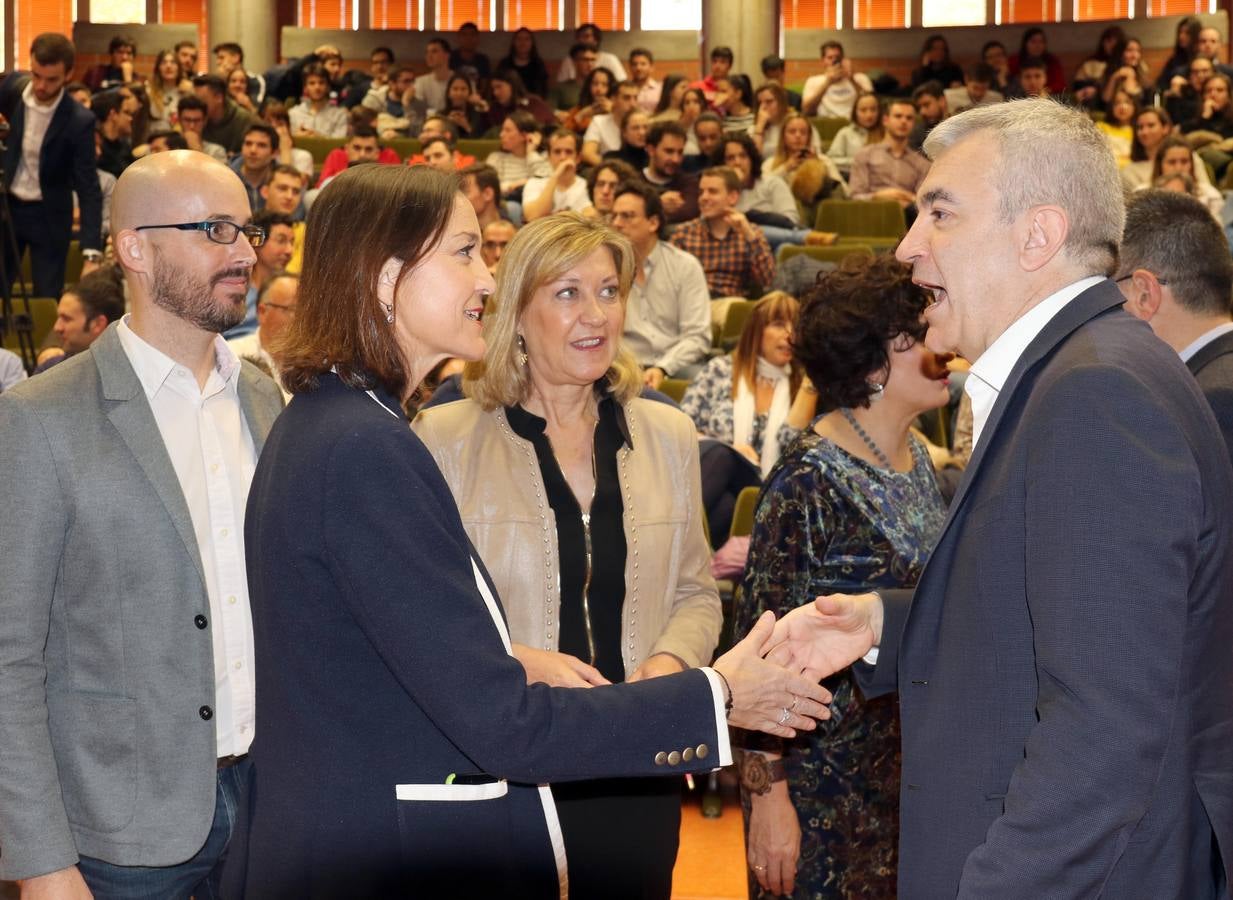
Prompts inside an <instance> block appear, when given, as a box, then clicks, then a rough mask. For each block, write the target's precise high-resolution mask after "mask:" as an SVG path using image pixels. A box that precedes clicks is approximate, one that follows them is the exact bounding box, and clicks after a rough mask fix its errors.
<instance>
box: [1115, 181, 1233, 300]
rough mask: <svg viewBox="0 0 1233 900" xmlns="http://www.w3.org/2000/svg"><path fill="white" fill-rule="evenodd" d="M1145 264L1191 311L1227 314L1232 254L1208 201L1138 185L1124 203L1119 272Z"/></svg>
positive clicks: (1232, 276)
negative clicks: (1148, 189) (1139, 188)
mask: <svg viewBox="0 0 1233 900" xmlns="http://www.w3.org/2000/svg"><path fill="white" fill-rule="evenodd" d="M1135 269H1147V271H1149V272H1151V273H1152V274H1153V275H1155V276H1156V278H1157V279H1159V280H1160V281H1165V282H1168V285H1169V288H1170V290H1172V292H1173V297H1174V299H1176V300H1177V302H1178V305H1179V306H1181V307H1182V308H1183V309H1185V310H1186V311H1187V312H1189V313H1191V314H1192V315H1199V316H1212V315H1222V314H1228V312H1229V306H1230V300H1231V298H1233V256H1230V254H1229V244H1228V242H1227V241H1226V240H1225V238H1224V230H1223V229H1222V228H1221V227H1220V225H1219V223H1217V222H1216V220H1215V218H1214V217H1213V216H1212V214H1211V213H1210V212H1208V210H1207V207H1206V206H1204V205H1203V204H1202V203H1200V202H1199V201H1198V200H1196V199H1194V198H1193V197H1190V196H1187V195H1186V194H1179V193H1177V192H1175V191H1159V190H1156V191H1138V192H1136V193H1135V195H1134V196H1133V197H1131V198H1130V203H1128V204H1127V206H1126V233H1125V235H1124V236H1123V238H1122V251H1121V264H1120V265H1119V267H1118V271H1119V274H1121V275H1130V274H1131V273H1133V272H1134V271H1135Z"/></svg>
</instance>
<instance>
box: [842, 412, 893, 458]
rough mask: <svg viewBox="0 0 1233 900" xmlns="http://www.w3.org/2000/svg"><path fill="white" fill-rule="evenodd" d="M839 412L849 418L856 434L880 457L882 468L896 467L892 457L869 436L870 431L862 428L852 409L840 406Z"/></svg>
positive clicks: (849, 422)
mask: <svg viewBox="0 0 1233 900" xmlns="http://www.w3.org/2000/svg"><path fill="white" fill-rule="evenodd" d="M839 413H840V415H842V416H843V417H844V418H845V419H847V420H848V424H849V425H851V426H852V430H853V431H855V432H856V436H857V437H858V438H860V439H861V440H862V441H864V442H865V446H866V447H868V448H869V449H870V450H871V451H872V452H873V455H874V456H876V457H877V458H878V462H880V463H881V464H882V468H884V469H893V468H894V467H893V466H892V465H891V461H890V459H889V458H888V457H887V456H886V454H885V453H883V452H882V449H881V448H880V447H879V446H878V445H877V444H875V443H874V442H873V438H871V437H870V436H869V432H867V431H865V429H864V428H861V426H860V423H859V422H857V421H856V416H854V415H852V410H850V409H848V408H847V407H846V406H845V407H841V408H840V410H839Z"/></svg>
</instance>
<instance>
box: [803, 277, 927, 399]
mask: <svg viewBox="0 0 1233 900" xmlns="http://www.w3.org/2000/svg"><path fill="white" fill-rule="evenodd" d="M927 302H928V294H927V293H926V292H925V291H924V290H923V289H922V288H920V287H917V286H916V285H914V284H913V283H912V268H911V266H907V265H904V264H903V263H901V262H899V261H898V260H896V259H895V257H894V256H892V255H891V254H889V253H883V254H881V255H879V256H876V257H874V258H873V259H869V258H867V257H866V258H861V257H854V256H849V257H848V258H847V259H846V260H844V262H843V263H842V264H841V265H840V266H839V268H838V269H836V270H835V271H833V272H828V273H825V274H823V275H820V276H819V277H818V281H817V284H815V285H814V287H813V288H812V289H811V290H810V292H809V293H808V294H807V295H806V296H805V298H804V300H803V302H802V305H801V315H800V320H799V322H798V324H797V328H796V340H795V341H794V343H793V358H794V359H795V360H796V361H797V362H799V363H800V364H801V365H803V366H804V367H805V372H806V373H807V374H808V375H809V380H810V381H812V382H813V386H814V387H815V388H816V389H817V391H818V412H819V413H826V412H830V411H831V410H834V409H839V408H842V407H847V408H849V409H851V408H854V407H867V406H869V401H870V398H871V397H872V396H873V395H874V394H876V393H877V389H876V388H875V387H871V384H870V382H871V378H872V376H874V375H876V374H877V373H878V372H881V371H883V370H885V369H886V368H887V366H888V365H889V364H890V347H891V344H892V342H894V341H896V340H907V341H909V342H911V343H916V342H918V341H921V340H923V339H924V337H925V331H926V330H927V328H926V325H925V323H924V322H923V321H922V319H921V313H922V312H923V311H924V309H925V305H926V303H927ZM909 346H910V344H909Z"/></svg>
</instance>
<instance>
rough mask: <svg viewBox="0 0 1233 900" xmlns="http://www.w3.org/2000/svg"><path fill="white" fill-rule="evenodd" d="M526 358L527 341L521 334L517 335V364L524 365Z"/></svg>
mask: <svg viewBox="0 0 1233 900" xmlns="http://www.w3.org/2000/svg"><path fill="white" fill-rule="evenodd" d="M527 359H528V357H527V342H526V341H524V340H523V339H522V335H518V365H520V366H525V365H526V364H527Z"/></svg>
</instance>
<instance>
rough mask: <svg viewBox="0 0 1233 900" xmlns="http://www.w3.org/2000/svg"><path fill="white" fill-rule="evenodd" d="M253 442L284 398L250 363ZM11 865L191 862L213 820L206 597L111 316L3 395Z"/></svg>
mask: <svg viewBox="0 0 1233 900" xmlns="http://www.w3.org/2000/svg"><path fill="white" fill-rule="evenodd" d="M239 395H240V401H241V405H242V407H243V410H244V415H245V418H246V419H247V421H248V426H249V429H250V431H251V432H252V436H253V441H254V444H255V446H256V449H257V452H258V453H260V451H261V447H262V445H263V444H264V442H265V437H266V435H267V434H268V433H269V430H270V426H271V425H272V424H273V422H274V419H275V417H276V416H277V415H278V413H279V410H280V409H281V408H282V397H281V395H280V394H279V391H278V388H277V387H276V386H275V384H274V382H273V381H272V380H270V379H269V378H268V377H267V376H265V375H263V374H262V373H261V372H260V371H259V370H257V369H256V367H254V366H252V365H251V364H250V363H247V362H246V363H244V364H243V369H242V371H241V374H240V382H239ZM0 502H2V503H3V504H4V509H5V511H4V514H3V515H0V878H4V879H19V878H26V877H30V876H34V875H39V874H43V873H46V872H50V871H54V870H56V869H60V868H63V867H65V866H70V865H73V864H74V863H75V862H76V861H77V859H78V854H81V855H84V856H92V857H98V858H101V859H104V860H107V861H108V862H111V863H115V864H118V865H143V866H165V865H172V864H175V863H179V862H183V861H184V860H186V859H188V858H189V857H191V856H192V855H193V854H194V853H195V852H196V851H197V850H199V849H200V848H201V846H202V844H203V843H204V842H205V838H206V835H207V833H208V831H209V828H210V824H211V821H212V819H213V816H214V795H215V768H216V766H215V756H216V752H217V751H216V746H215V733H214V723H213V721H212V715H211V713H210V712H207V711H206V707H210V708H211V709H212V708H213V706H214V659H213V651H212V646H211V638H210V631H209V628H210V623H209V613H210V606H209V601H208V598H207V596H206V589H205V581H204V574H203V571H202V565H201V558H200V554H199V553H198V550H197V543H196V538H195V537H194V533H193V525H192V521H191V519H190V516H189V511H188V506H187V504H186V503H185V501H184V497H183V494H182V492H181V490H180V486H179V482H178V480H177V478H176V474H175V470H174V469H173V467H172V464H171V459H170V457H168V455H167V452H166V449H165V448H164V445H163V441H162V437H161V435H160V433H159V430H158V425H157V424H156V422H155V420H154V415H153V413H152V412H151V410H150V406H149V403H148V402H147V400H146V396H145V393H144V392H143V390H142V387H141V383H140V381H139V380H138V378H137V376H136V374H135V373H134V372H133V369H132V367H131V365H130V364H129V361H128V357H127V356H126V355H125V353H124V349H123V347H122V346H121V344H120V339H119V336H118V335H117V333H116V328H115V325H112V326H111V327H109V328H108V329H107V330H106V331H105V332H103V334H102V335H101V336H100V337H99V339H98V340H97V341H96V342H95V343H94V345H93V346H92V347H91V349H90V350H89V351H87V352H85V353H81V354H79V355H77V356H75V357H74V358H72V359H70V360H68V361H66V362H65V363H63V364H61V365H59V366H57V367H56V368H54V369H52V370H51V371H49V372H47V373H45V374H43V375H40V376H38V377H37V378H33V379H30V380H28V381H26V382H23V383H22V384H21V385H19V386H18V387H17V388H15V389H13V390H11V391H8V392H6V393H5V394H4V395H3V396H2V397H0Z"/></svg>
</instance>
